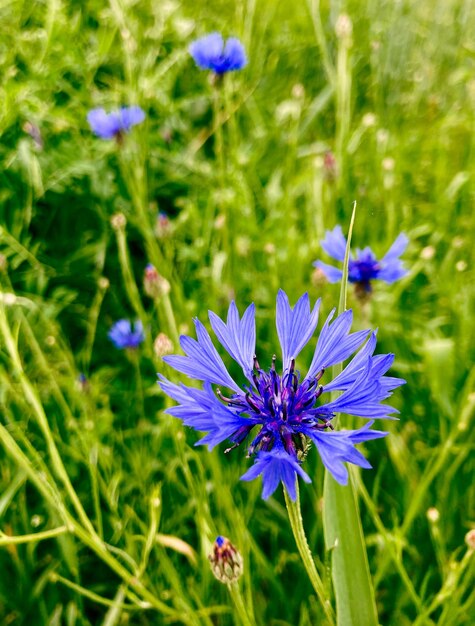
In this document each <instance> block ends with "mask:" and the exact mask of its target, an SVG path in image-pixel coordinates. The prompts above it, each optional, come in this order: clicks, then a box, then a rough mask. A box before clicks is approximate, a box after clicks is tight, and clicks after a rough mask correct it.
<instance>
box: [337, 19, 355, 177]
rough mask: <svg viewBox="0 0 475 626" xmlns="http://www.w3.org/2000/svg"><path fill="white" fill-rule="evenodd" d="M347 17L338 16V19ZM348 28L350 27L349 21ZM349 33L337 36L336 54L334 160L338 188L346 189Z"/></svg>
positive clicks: (349, 85)
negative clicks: (337, 174) (338, 173)
mask: <svg viewBox="0 0 475 626" xmlns="http://www.w3.org/2000/svg"><path fill="white" fill-rule="evenodd" d="M344 18H347V19H348V20H349V18H348V17H347V16H343V15H342V16H340V17H339V18H338V19H339V20H340V19H344ZM348 23H349V25H350V26H349V28H351V22H348ZM351 45H352V40H351V33H343V34H340V36H338V54H337V68H336V92H335V95H336V162H337V165H338V168H339V170H340V175H339V176H338V181H339V184H340V189H347V185H346V184H345V183H346V180H347V172H346V161H347V143H348V134H349V131H350V121H351V64H350V48H351Z"/></svg>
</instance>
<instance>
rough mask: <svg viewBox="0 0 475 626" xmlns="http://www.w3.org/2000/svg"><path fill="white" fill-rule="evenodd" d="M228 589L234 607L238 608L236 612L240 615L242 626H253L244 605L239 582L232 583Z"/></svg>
mask: <svg viewBox="0 0 475 626" xmlns="http://www.w3.org/2000/svg"><path fill="white" fill-rule="evenodd" d="M227 587H228V591H229V595H230V596H231V598H232V600H233V602H234V606H235V607H236V611H237V613H238V615H239V619H240V621H241V624H242V626H253V624H254V623H253V622H252V621H251V619H250V618H249V615H248V614H247V610H246V605H245V604H244V600H243V598H242V594H241V590H240V588H239V584H238V583H237V582H234V583H230V584H229V585H228V586H227Z"/></svg>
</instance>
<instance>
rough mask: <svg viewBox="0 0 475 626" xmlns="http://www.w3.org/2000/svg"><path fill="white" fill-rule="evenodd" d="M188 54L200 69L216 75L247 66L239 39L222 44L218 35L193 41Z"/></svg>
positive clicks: (212, 34)
mask: <svg viewBox="0 0 475 626" xmlns="http://www.w3.org/2000/svg"><path fill="white" fill-rule="evenodd" d="M189 52H190V54H191V56H192V57H193V59H194V61H195V63H196V65H197V66H198V67H199V68H200V69H202V70H212V71H213V72H215V73H216V74H224V73H225V72H231V71H233V70H240V69H242V68H243V67H244V66H245V65H246V64H247V59H246V52H245V50H244V47H243V45H242V43H241V42H240V41H239V39H236V37H229V39H227V41H226V43H224V40H223V37H222V35H220V33H211V34H210V35H206V36H205V37H201V38H200V39H197V40H196V41H193V43H192V44H191V45H190V47H189Z"/></svg>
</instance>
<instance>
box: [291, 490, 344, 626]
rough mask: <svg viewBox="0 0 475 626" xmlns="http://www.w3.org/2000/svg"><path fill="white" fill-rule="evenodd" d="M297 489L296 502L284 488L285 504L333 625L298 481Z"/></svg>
mask: <svg viewBox="0 0 475 626" xmlns="http://www.w3.org/2000/svg"><path fill="white" fill-rule="evenodd" d="M296 490H297V498H296V500H295V502H294V501H293V500H291V498H290V496H289V495H288V494H287V491H286V490H285V489H284V496H285V504H286V506H287V512H288V514H289V521H290V526H291V528H292V532H293V535H294V538H295V543H296V544H297V548H298V551H299V554H300V557H301V559H302V562H303V564H304V567H305V569H306V571H307V574H308V577H309V578H310V582H311V583H312V587H313V588H314V590H315V593H316V594H317V597H318V599H319V600H320V603H321V605H322V608H323V610H324V612H325V616H326V618H327V622H328V624H332V625H333V624H335V617H334V614H333V608H332V605H331V603H330V600H329V598H327V597H326V594H325V587H324V585H323V582H322V579H321V578H320V575H319V573H318V572H317V568H316V566H315V561H314V560H313V557H312V553H311V552H310V548H309V546H308V542H307V537H306V535H305V530H304V527H303V521H302V512H301V510H300V494H299V486H298V482H297V484H296Z"/></svg>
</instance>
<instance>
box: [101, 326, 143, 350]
mask: <svg viewBox="0 0 475 626" xmlns="http://www.w3.org/2000/svg"><path fill="white" fill-rule="evenodd" d="M108 337H109V339H110V340H111V341H112V343H113V344H114V346H115V347H116V348H118V349H119V350H123V349H124V348H137V347H138V346H139V345H140V344H141V343H142V342H143V341H144V339H145V335H144V332H143V326H142V322H141V321H140V320H137V321H136V322H135V324H134V327H133V329H132V324H131V322H130V321H129V320H119V321H118V322H116V323H115V324H114V325H113V326H112V328H111V329H110V331H109V333H108Z"/></svg>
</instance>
